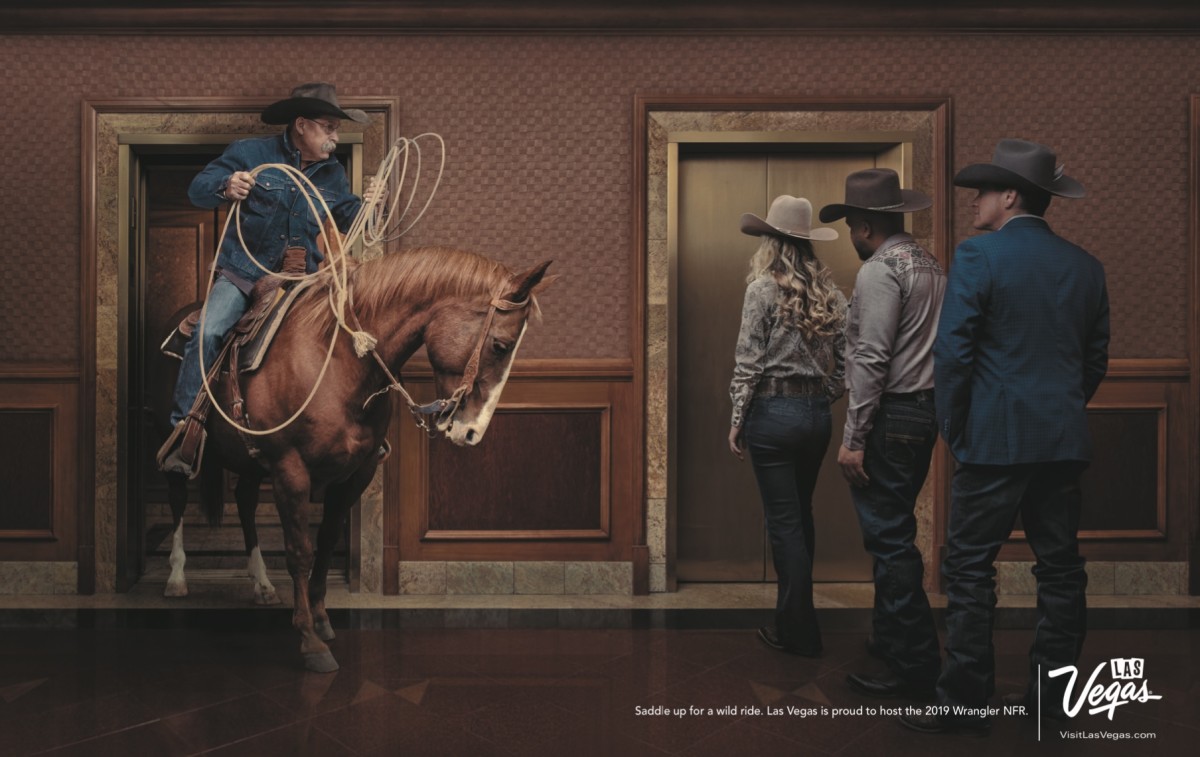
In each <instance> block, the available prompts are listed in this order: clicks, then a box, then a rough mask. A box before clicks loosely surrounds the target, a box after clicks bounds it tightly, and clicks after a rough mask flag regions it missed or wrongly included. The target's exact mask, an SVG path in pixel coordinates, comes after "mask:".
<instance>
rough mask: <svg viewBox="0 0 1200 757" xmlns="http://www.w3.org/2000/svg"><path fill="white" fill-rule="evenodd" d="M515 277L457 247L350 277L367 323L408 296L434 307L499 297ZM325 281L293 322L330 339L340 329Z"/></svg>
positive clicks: (424, 250) (309, 293)
mask: <svg viewBox="0 0 1200 757" xmlns="http://www.w3.org/2000/svg"><path fill="white" fill-rule="evenodd" d="M511 275H512V272H511V271H509V269H508V268H506V267H505V266H504V265H502V264H500V263H497V262H496V261H494V260H490V259H488V258H485V257H483V256H482V255H479V254H477V253H474V252H468V251H466V250H458V249H455V248H452V247H415V248H413V249H411V250H404V251H403V252H395V253H391V254H388V255H382V256H380V257H378V258H373V259H371V260H368V261H365V262H363V263H360V264H358V265H356V266H354V268H353V269H352V270H351V271H350V276H349V282H350V291H351V293H352V294H351V297H352V299H353V302H354V309H355V311H356V312H357V313H358V316H359V318H361V319H362V320H363V321H364V322H368V321H370V320H373V319H374V316H375V313H376V311H377V310H379V309H380V308H384V307H387V306H388V304H389V303H392V302H394V301H395V300H396V298H397V297H400V296H401V295H403V297H404V299H405V301H406V302H430V301H432V300H434V299H438V298H442V297H456V296H457V297H464V296H472V295H483V294H488V295H495V294H501V292H500V291H499V290H500V289H501V288H502V287H503V286H504V285H505V284H506V283H507V282H508V278H509V276H511ZM330 276H331V274H330V273H329V272H325V273H324V274H322V275H321V278H319V279H318V281H317V282H315V285H314V286H310V287H309V288H308V289H307V290H305V291H304V292H302V293H301V294H300V295H299V296H298V297H297V298H296V302H295V303H294V304H293V305H292V317H293V318H295V319H296V320H297V321H298V322H299V324H300V325H301V326H303V327H304V328H308V329H312V330H314V331H315V332H316V333H328V330H329V329H330V328H331V327H332V326H333V324H334V322H335V321H334V317H333V312H332V310H331V308H330V307H329V283H330V282H329V278H330Z"/></svg>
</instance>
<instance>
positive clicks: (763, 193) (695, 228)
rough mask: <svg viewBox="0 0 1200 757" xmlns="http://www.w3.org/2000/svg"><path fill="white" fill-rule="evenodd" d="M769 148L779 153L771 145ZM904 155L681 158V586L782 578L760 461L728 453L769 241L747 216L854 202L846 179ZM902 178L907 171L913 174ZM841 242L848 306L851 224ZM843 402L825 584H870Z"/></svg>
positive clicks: (823, 478)
mask: <svg viewBox="0 0 1200 757" xmlns="http://www.w3.org/2000/svg"><path fill="white" fill-rule="evenodd" d="M768 149H770V148H768ZM898 155H899V151H898V150H882V151H863V149H862V148H855V147H852V146H847V145H834V146H832V149H829V146H824V147H823V148H822V147H817V148H816V149H814V146H809V148H808V150H807V151H804V152H796V151H794V150H792V151H788V152H784V151H781V150H771V151H770V152H769V153H746V152H734V153H730V152H726V153H724V154H721V153H705V152H699V151H695V152H693V153H692V154H683V153H681V155H680V159H679V172H678V177H679V184H678V187H679V194H678V197H679V200H678V217H677V222H678V237H677V239H678V246H677V258H676V266H677V268H676V271H677V286H676V290H675V291H676V293H677V294H676V298H675V308H676V311H675V323H676V340H677V342H676V343H677V351H676V371H675V374H674V378H675V394H676V397H677V403H676V406H675V407H676V416H675V427H676V437H675V438H676V446H677V449H676V458H675V459H676V464H675V470H676V490H677V492H678V495H677V500H676V504H677V508H676V513H677V521H678V522H677V529H676V535H677V561H676V575H677V577H678V579H679V580H680V581H747V582H749V581H773V580H775V572H774V569H773V567H772V563H771V557H770V545H769V543H768V541H767V538H766V530H765V523H764V518H763V511H762V503H761V500H760V499H759V494H758V487H757V484H756V482H755V479H754V472H753V469H752V468H751V465H750V459H749V455H747V458H746V461H745V462H739V461H738V460H737V459H736V458H734V457H733V455H731V454H730V453H729V450H728V444H727V443H726V439H727V437H728V433H729V420H730V412H731V405H730V399H729V381H730V378H731V377H732V376H733V349H734V344H735V343H736V341H737V334H738V328H739V325H740V323H741V309H742V301H743V297H744V295H745V290H746V274H747V273H748V272H749V263H750V258H751V256H752V255H753V254H754V251H755V250H756V249H757V248H758V238H757V237H751V236H747V235H745V234H742V233H741V232H740V231H739V219H740V218H741V215H742V214H743V213H746V212H750V213H755V214H756V215H758V216H759V217H763V218H765V217H766V214H767V210H768V208H769V207H770V203H771V200H773V199H774V198H775V197H777V196H778V195H781V194H790V195H797V196H801V197H807V198H808V199H809V200H810V201H811V202H812V204H813V221H814V225H821V224H820V223H819V221H818V220H817V218H816V216H817V212H818V211H819V210H820V208H821V207H822V206H824V205H826V204H829V203H833V202H841V201H842V200H843V199H844V192H845V179H846V175H847V174H849V173H851V172H853V171H858V170H861V169H864V168H872V167H875V166H887V167H890V168H895V169H897V170H900V168H901V166H900V165H897V164H896V160H897V159H898V158H897V156H898ZM902 175H903V174H902ZM830 225H831V226H832V227H833V228H836V229H837V231H838V234H839V238H838V239H837V240H836V241H833V242H815V243H814V249H815V251H816V253H817V256H818V257H819V258H820V259H821V260H822V261H823V262H824V263H825V264H826V265H827V266H829V267H830V269H832V271H833V273H834V278H835V280H836V281H837V283H838V286H840V287H841V289H842V291H843V292H844V293H845V294H846V296H847V299H849V296H850V293H851V291H852V290H853V287H854V277H855V275H856V274H857V273H858V268H859V265H860V263H859V260H858V256H857V255H856V254H855V252H854V248H853V246H852V245H851V244H850V241H849V235H848V233H847V229H846V225H845V222H844V221H836V222H834V223H833V224H830ZM845 418H846V400H845V398H844V397H843V398H842V399H840V400H838V401H837V402H836V403H834V406H833V434H832V437H831V439H830V442H829V449H828V451H827V453H826V456H825V460H824V462H823V464H822V468H821V474H820V477H819V479H818V481H817V487H816V492H815V494H814V501H813V517H814V521H815V528H814V530H815V532H816V547H815V566H814V578H815V579H816V580H817V581H869V580H871V562H870V559H869V558H868V557H867V555H866V553H865V552H864V550H863V546H862V537H861V535H860V533H859V528H858V519H857V516H856V514H855V512H854V506H853V503H852V502H851V500H850V493H849V489H848V485H847V484H846V481H845V479H844V478H842V475H841V470H840V469H839V468H838V466H837V450H838V448H839V447H840V446H841V440H842V427H843V425H844V424H845Z"/></svg>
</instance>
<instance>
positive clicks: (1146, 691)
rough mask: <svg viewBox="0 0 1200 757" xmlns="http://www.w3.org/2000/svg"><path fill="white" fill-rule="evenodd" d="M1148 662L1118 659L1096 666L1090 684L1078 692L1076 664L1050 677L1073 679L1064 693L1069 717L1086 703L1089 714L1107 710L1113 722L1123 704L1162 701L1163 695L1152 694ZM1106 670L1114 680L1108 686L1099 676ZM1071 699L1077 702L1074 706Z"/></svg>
mask: <svg viewBox="0 0 1200 757" xmlns="http://www.w3.org/2000/svg"><path fill="white" fill-rule="evenodd" d="M1145 663H1146V661H1145V660H1144V659H1142V658H1140V657H1130V658H1124V657H1118V658H1114V659H1112V660H1109V661H1108V663H1107V664H1105V663H1103V662H1102V663H1100V664H1099V665H1097V666H1096V669H1095V670H1093V671H1092V675H1091V677H1090V678H1089V679H1088V682H1087V684H1085V685H1084V686H1083V688H1081V689H1080V690H1079V691H1078V692H1077V693H1076V692H1075V684H1076V682H1077V680H1078V678H1079V669H1078V668H1076V667H1075V666H1074V665H1068V666H1066V667H1063V668H1057V669H1055V670H1051V671H1050V672H1049V673H1048V675H1049V676H1050V677H1051V678H1058V677H1059V676H1064V675H1069V676H1071V678H1070V679H1069V680H1068V681H1067V688H1066V691H1065V692H1064V693H1063V710H1065V711H1066V713H1067V715H1068V716H1070V717H1075V715H1076V714H1078V713H1079V711H1080V710H1081V709H1083V705H1084V703H1085V702H1086V703H1087V704H1088V705H1089V707H1090V708H1089V709H1088V714H1089V715H1095V714H1097V713H1100V712H1105V711H1106V710H1107V712H1108V719H1109V720H1112V719H1113V712H1115V711H1116V709H1117V708H1118V707H1120V706H1121V705H1125V704H1129V703H1130V702H1148V701H1150V700H1151V699H1162V697H1161V696H1158V695H1157V694H1152V693H1150V686H1149V682H1148V681H1147V680H1146V678H1145ZM1106 667H1107V668H1109V674H1110V676H1111V677H1112V679H1113V680H1112V682H1111V683H1109V684H1107V685H1105V684H1104V683H1101V682H1100V681H1099V680H1098V679H1099V678H1100V673H1101V672H1102V671H1103V670H1104V669H1105V668H1106ZM1139 684H1140V685H1139ZM1072 700H1074V702H1073V703H1072Z"/></svg>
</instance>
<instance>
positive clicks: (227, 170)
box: [188, 142, 254, 208]
mask: <svg viewBox="0 0 1200 757" xmlns="http://www.w3.org/2000/svg"><path fill="white" fill-rule="evenodd" d="M252 168H254V166H251V165H249V164H248V161H247V159H246V155H245V150H244V148H243V147H242V146H241V145H240V143H238V142H234V143H233V144H231V145H229V147H227V148H225V152H223V153H221V156H220V157H219V158H217V159H216V160H214V161H213V162H211V163H209V164H208V165H207V166H205V167H204V170H203V171H201V172H200V173H198V174H196V178H194V179H192V183H191V186H189V187H188V199H190V200H191V201H192V204H193V205H195V206H196V207H198V208H215V207H217V206H218V205H220V204H221V203H223V202H225V198H223V197H221V195H220V194H218V193H219V192H220V191H221V190H222V189H224V188H225V182H226V181H228V180H229V177H230V176H232V175H233V174H234V173H235V172H237V171H249V170H250V169H252Z"/></svg>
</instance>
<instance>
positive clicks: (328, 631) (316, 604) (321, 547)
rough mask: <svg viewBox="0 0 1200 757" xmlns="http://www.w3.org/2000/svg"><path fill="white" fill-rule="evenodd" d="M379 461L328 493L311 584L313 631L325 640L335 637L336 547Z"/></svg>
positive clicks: (373, 458) (309, 589)
mask: <svg viewBox="0 0 1200 757" xmlns="http://www.w3.org/2000/svg"><path fill="white" fill-rule="evenodd" d="M377 463H378V459H377V458H376V457H374V456H372V458H371V460H370V461H369V462H368V463H365V464H364V465H363V466H362V467H361V468H359V469H358V470H357V471H356V472H355V473H354V475H353V476H351V477H350V478H349V479H348V480H346V481H344V482H342V483H340V484H336V485H333V486H330V487H329V488H328V489H327V490H326V492H325V510H324V513H323V514H322V517H321V529H320V530H319V531H318V532H317V554H316V559H315V560H314V561H313V571H312V577H311V578H310V579H309V584H308V601H309V605H310V606H311V607H312V612H313V629H314V630H315V631H316V632H317V635H318V636H320V637H321V639H322V640H324V641H332V640H333V638H334V637H335V634H334V632H333V625H332V624H330V622H329V614H328V613H327V612H326V611H325V589H326V579H327V577H328V575H329V563H330V561H331V559H332V558H333V548H334V547H335V546H337V540H338V537H339V536H340V535H341V533H342V526H343V524H344V523H345V521H346V513H347V512H349V510H350V508H351V507H353V506H354V503H355V502H357V501H358V497H359V495H361V494H362V493H363V490H365V489H366V488H367V485H368V484H370V483H371V479H372V478H373V477H374V476H375V468H376V466H377Z"/></svg>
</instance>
